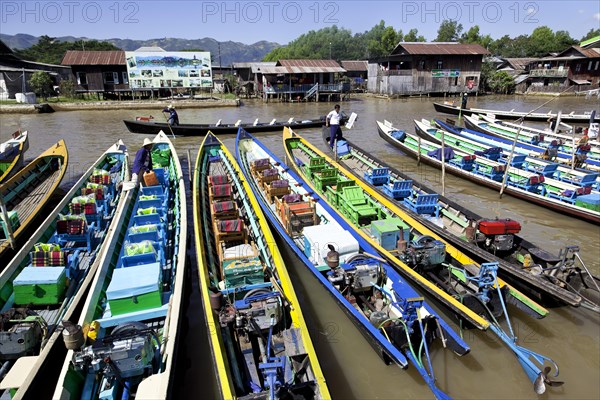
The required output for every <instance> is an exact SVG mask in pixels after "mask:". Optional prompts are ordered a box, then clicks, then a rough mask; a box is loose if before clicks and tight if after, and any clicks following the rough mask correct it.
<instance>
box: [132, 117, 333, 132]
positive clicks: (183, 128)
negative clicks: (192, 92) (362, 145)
mask: <svg viewBox="0 0 600 400" xmlns="http://www.w3.org/2000/svg"><path fill="white" fill-rule="evenodd" d="M123 122H124V123H125V126H126V127H127V129H128V130H129V132H132V133H144V134H156V133H158V132H159V131H163V132H167V133H169V134H170V133H173V134H174V135H177V136H204V135H206V134H207V133H208V132H211V133H212V134H214V135H226V134H229V135H235V134H236V133H237V131H238V128H240V127H242V128H244V129H245V130H246V131H248V132H273V131H277V132H280V131H281V130H282V129H283V127H284V126H291V127H293V128H294V129H302V128H316V127H320V126H322V125H324V124H325V119H324V118H316V119H304V120H299V121H296V120H295V119H294V118H290V119H289V120H287V121H281V122H279V121H276V120H272V121H270V122H258V120H256V121H254V122H251V123H242V122H241V121H238V122H236V123H233V124H223V123H221V122H220V121H219V122H217V123H215V124H179V125H174V126H169V125H168V124H167V123H166V122H155V121H151V120H148V121H143V120H123Z"/></svg>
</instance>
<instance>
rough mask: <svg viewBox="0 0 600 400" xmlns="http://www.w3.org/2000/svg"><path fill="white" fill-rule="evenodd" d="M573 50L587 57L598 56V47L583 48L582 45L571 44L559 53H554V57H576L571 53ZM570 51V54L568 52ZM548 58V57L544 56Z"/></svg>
mask: <svg viewBox="0 0 600 400" xmlns="http://www.w3.org/2000/svg"><path fill="white" fill-rule="evenodd" d="M573 50H574V51H576V52H577V53H579V54H581V56H583V57H587V58H596V57H600V49H598V48H591V49H584V48H582V47H579V46H571V47H569V48H568V49H566V50H564V51H561V52H560V53H558V54H557V55H556V58H559V57H577V56H575V55H573V54H572V53H573ZM569 53H571V54H569ZM546 59H549V58H546Z"/></svg>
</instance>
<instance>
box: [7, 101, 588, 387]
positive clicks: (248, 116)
mask: <svg viewBox="0 0 600 400" xmlns="http://www.w3.org/2000/svg"><path fill="white" fill-rule="evenodd" d="M441 100H442V99H436V101H441ZM548 100H549V98H547V97H534V98H524V97H520V96H514V97H513V96H503V97H495V96H487V97H480V98H472V99H470V101H469V106H472V107H480V108H491V109H505V110H506V109H508V110H510V109H515V110H524V111H529V110H532V109H534V108H536V107H537V106H539V105H541V104H543V103H545V102H546V101H548ZM433 101H434V100H433V99H428V98H409V99H398V100H387V99H378V98H360V97H357V98H353V99H351V100H350V101H346V102H343V103H342V110H343V111H345V112H346V113H348V114H349V113H350V112H356V113H357V114H358V115H359V119H358V121H357V123H356V124H355V127H354V128H353V129H352V130H351V131H347V132H346V133H345V135H346V136H347V137H349V138H350V139H351V140H352V141H354V142H356V144H357V145H359V146H361V147H362V148H364V149H368V150H370V151H371V152H372V153H373V154H374V155H376V156H377V157H378V158H380V159H383V160H385V161H386V162H388V163H389V164H390V165H392V166H394V167H396V168H399V169H400V170H401V171H403V172H405V173H407V174H409V175H410V176H412V177H413V178H414V179H416V180H420V181H424V182H425V183H426V184H427V185H429V186H431V187H437V188H440V189H441V178H440V171H438V170H437V169H434V168H431V167H428V166H426V165H421V166H417V165H416V162H415V160H414V159H412V158H409V157H407V156H404V155H402V154H401V153H400V152H399V151H398V150H397V149H395V148H394V147H392V146H390V145H388V144H387V143H386V142H385V141H383V140H382V139H380V138H379V136H378V134H377V128H376V126H375V121H376V120H383V119H387V120H389V121H391V122H393V123H394V125H395V126H396V127H398V128H401V129H407V130H409V131H411V132H412V131H413V130H414V125H413V122H412V120H413V119H420V118H428V119H430V118H433V117H437V116H439V115H437V114H436V113H435V110H434V109H433V106H432V104H431V103H432V102H433ZM332 106H333V104H331V103H302V104H289V103H269V104H264V103H262V102H261V101H259V100H246V101H244V103H243V105H242V107H239V108H215V109H182V110H181V111H180V112H179V118H180V121H181V122H182V123H207V122H216V121H217V120H219V119H222V120H223V122H224V123H225V122H234V121H237V120H238V119H241V120H243V121H253V120H254V119H256V118H259V119H260V120H261V121H270V120H271V119H273V118H277V119H278V120H287V119H288V118H289V117H295V118H296V119H303V118H314V117H316V116H319V115H324V114H326V113H327V112H329V111H330V109H332V108H333V107H332ZM559 108H560V109H562V110H563V111H564V112H570V111H576V112H583V111H590V110H592V109H596V110H599V109H600V104H599V102H598V99H597V98H594V99H587V100H586V99H584V98H560V99H554V100H552V101H551V102H550V103H549V104H548V105H547V106H545V107H543V108H541V109H540V111H549V110H554V111H557V110H558V109H559ZM150 114H153V115H154V116H155V117H157V118H162V117H161V116H160V115H159V114H160V110H159V109H148V110H118V111H101V110H98V111H95V110H94V111H72V112H57V113H54V114H35V115H10V116H9V115H6V114H3V115H2V116H1V120H0V140H1V141H4V140H7V138H8V136H9V134H10V133H11V132H13V131H14V130H15V129H16V128H17V127H20V128H22V129H27V130H28V131H29V132H30V149H29V153H28V158H31V157H33V156H34V155H36V154H39V153H40V152H42V151H43V150H45V149H46V148H47V147H49V146H50V145H51V144H52V143H54V142H56V141H57V140H59V139H61V138H62V139H65V141H66V143H67V147H68V149H69V157H70V161H69V173H68V175H67V177H66V178H65V180H64V181H63V184H62V186H63V187H65V188H68V187H69V186H70V185H71V184H72V183H73V182H74V181H75V180H76V179H77V178H78V177H79V176H80V174H81V173H82V172H83V171H85V170H86V169H87V168H88V167H89V165H90V164H91V163H92V162H93V161H94V160H96V159H97V157H98V156H99V155H100V154H101V153H102V152H103V151H104V150H105V149H106V148H107V147H108V146H109V145H111V144H112V143H114V142H115V141H116V140H118V139H123V141H124V142H125V143H126V145H127V146H128V147H129V149H130V153H131V155H132V156H133V154H135V151H136V150H137V149H138V148H139V146H140V145H141V143H142V141H143V139H144V136H143V135H137V134H132V133H129V132H128V131H127V129H126V128H125V125H124V124H123V122H122V120H123V119H130V118H134V117H135V116H139V115H150ZM442 117H443V118H445V116H442ZM299 133H300V134H301V135H303V136H304V137H305V138H307V139H309V140H310V141H311V142H312V143H314V144H316V145H317V146H319V147H320V148H322V149H324V145H323V144H322V141H321V139H320V130H319V129H313V130H303V131H300V132H299ZM256 136H257V137H258V138H260V140H261V141H263V142H264V143H265V144H267V145H268V146H269V147H270V148H271V149H272V150H273V151H274V152H275V153H276V154H277V155H278V156H281V157H283V155H284V150H283V147H282V144H281V134H280V133H270V134H257V135H256ZM221 139H222V140H223V141H224V143H225V144H226V145H227V146H228V148H229V149H230V150H232V151H234V149H235V137H234V136H233V135H227V136H223V137H221ZM200 142H201V138H199V137H198V138H177V139H176V140H175V145H176V147H177V150H178V152H179V155H180V157H181V158H182V159H183V160H184V162H187V151H188V150H189V151H190V152H191V160H192V162H194V160H195V157H196V154H197V151H198V147H199V145H200ZM446 195H447V196H448V197H450V198H451V199H453V200H455V201H457V202H458V203H460V204H462V205H464V206H466V207H467V208H470V209H472V210H473V211H475V212H477V213H478V214H480V215H483V216H487V217H492V218H493V217H496V216H498V217H502V218H513V219H516V220H518V221H520V223H521V225H522V227H523V230H522V234H523V236H525V237H527V238H528V239H529V240H531V241H533V242H535V243H538V244H539V245H541V246H542V247H544V248H546V249H548V250H550V251H552V252H554V253H558V251H559V249H561V248H563V247H564V246H566V245H577V246H579V247H580V250H581V255H582V257H583V259H584V261H585V262H586V265H587V266H588V267H589V268H590V269H591V270H592V271H594V272H595V273H596V274H599V273H600V227H598V226H595V225H592V224H590V223H587V222H583V221H580V220H577V219H574V218H571V217H568V216H564V215H561V214H559V213H556V212H553V211H551V210H548V209H544V208H542V207H540V206H536V205H533V204H530V203H528V202H525V201H523V200H519V199H515V198H512V197H510V196H507V195H505V196H503V198H502V199H499V196H498V193H496V192H495V191H493V190H491V189H488V188H484V187H479V186H477V185H475V184H472V183H470V182H467V181H464V180H462V179H460V178H456V177H454V176H451V175H450V176H447V177H446ZM190 211H191V210H190ZM190 234H191V235H193V232H191V233H190ZM280 249H281V250H282V253H283V254H284V257H285V259H286V261H287V265H288V267H289V269H290V271H291V274H292V277H293V279H294V285H295V287H296V290H297V292H298V296H299V298H300V299H301V303H302V305H303V310H304V313H305V317H306V319H307V322H308V324H309V326H310V331H311V335H312V338H313V341H314V344H315V347H316V349H317V353H318V356H319V360H320V362H321V366H322V368H323V371H324V374H325V377H326V379H327V381H328V383H329V389H330V391H331V393H332V395H333V397H334V398H348V399H352V398H360V399H375V398H378V399H391V398H407V399H422V398H431V392H430V391H429V390H428V388H427V386H426V385H425V384H424V383H423V382H422V380H421V379H420V376H419V375H418V374H417V373H416V372H415V371H414V369H410V368H409V369H408V370H406V371H405V370H401V369H400V368H398V367H397V366H394V365H385V364H384V363H383V362H382V361H381V359H380V358H379V357H378V356H377V355H376V354H375V352H373V351H372V349H371V347H370V346H369V344H368V343H367V342H366V341H365V339H364V338H363V337H362V335H361V334H360V333H359V332H358V331H357V329H356V328H355V327H354V325H353V324H352V322H351V321H350V320H349V319H348V318H347V317H346V316H345V314H343V312H342V311H341V309H340V308H339V307H338V306H337V305H336V304H335V303H334V301H333V300H332V298H331V297H330V296H329V295H328V294H327V292H326V291H325V290H324V289H322V288H321V286H320V285H319V284H318V283H317V281H316V280H315V279H314V278H313V276H312V275H311V274H310V273H309V272H308V271H306V270H305V269H304V268H303V267H302V264H301V263H300V262H299V261H298V260H297V259H296V258H295V256H294V254H293V253H292V252H291V251H290V250H289V249H287V248H285V246H283V245H282V246H280ZM430 303H432V302H431V301H430ZM434 306H435V307H436V308H437V309H438V310H439V309H440V307H439V306H436V305H434ZM184 312H185V315H186V317H185V320H184V322H183V324H182V330H183V336H182V341H181V345H180V350H179V356H178V359H177V371H176V373H177V378H176V381H177V392H176V398H191V397H194V398H212V397H215V393H216V389H215V379H214V374H213V372H212V364H211V358H210V357H211V356H210V349H209V346H208V342H207V337H206V333H205V329H204V320H203V318H202V310H201V308H200V298H199V295H198V285H197V275H196V272H195V266H193V270H192V274H191V275H190V284H189V290H188V301H187V302H186V310H185V311H184ZM442 312H443V311H442ZM509 312H510V314H511V319H512V322H513V328H514V330H515V332H516V334H517V335H518V337H519V343H520V344H521V345H523V346H525V347H528V348H530V349H532V350H534V351H536V352H539V353H542V354H544V355H546V356H548V357H551V358H552V359H553V360H554V361H555V362H556V363H557V364H558V365H559V367H560V375H559V377H558V378H557V379H558V380H563V381H565V385H564V386H562V387H557V388H548V390H547V392H546V394H544V395H542V396H539V397H542V398H545V399H598V398H600V383H599V382H600V317H599V316H598V315H596V314H594V313H592V312H589V311H587V310H583V309H570V308H566V307H563V308H553V309H551V310H550V314H549V315H548V317H546V318H545V319H543V320H532V319H530V318H528V317H527V316H525V315H524V314H522V313H520V312H518V311H517V310H514V309H509ZM446 319H447V320H448V321H451V318H450V317H448V318H446ZM450 323H451V325H453V326H454V327H455V328H456V329H457V330H458V329H459V327H458V326H457V325H456V324H454V323H453V322H450ZM463 334H464V338H465V340H466V341H467V343H468V344H469V345H470V346H471V353H470V354H468V355H466V356H464V357H458V356H455V355H454V354H453V353H451V352H449V351H443V349H441V348H439V349H438V348H435V349H434V350H433V351H432V362H433V366H434V371H435V374H436V378H437V380H438V386H439V387H440V388H441V389H442V390H444V391H445V392H447V393H449V394H450V395H451V396H452V397H454V398H461V399H532V398H535V397H537V396H536V395H535V394H534V392H533V389H532V385H531V384H530V383H529V380H528V379H527V377H526V375H525V373H524V372H523V371H522V369H521V367H520V366H519V364H518V362H517V360H516V358H515V357H514V356H513V354H512V353H511V352H510V351H509V350H508V349H507V348H505V346H504V345H502V344H501V343H500V342H499V341H498V340H497V339H495V338H494V336H492V335H491V334H490V333H486V332H480V331H464V332H463Z"/></svg>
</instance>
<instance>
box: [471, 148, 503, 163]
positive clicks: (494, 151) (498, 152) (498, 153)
mask: <svg viewBox="0 0 600 400" xmlns="http://www.w3.org/2000/svg"><path fill="white" fill-rule="evenodd" d="M502 152H503V149H502V147H489V148H487V149H485V150H483V151H480V150H477V151H475V152H474V154H475V155H477V156H481V157H485V158H487V159H489V160H494V161H498V159H500V158H501V157H502Z"/></svg>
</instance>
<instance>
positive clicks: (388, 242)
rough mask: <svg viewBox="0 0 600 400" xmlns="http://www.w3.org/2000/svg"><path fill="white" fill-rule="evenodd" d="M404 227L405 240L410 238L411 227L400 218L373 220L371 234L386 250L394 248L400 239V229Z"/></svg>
mask: <svg viewBox="0 0 600 400" xmlns="http://www.w3.org/2000/svg"><path fill="white" fill-rule="evenodd" d="M398 227H402V229H403V235H404V240H406V241H407V242H408V241H409V240H410V228H409V226H408V225H407V224H406V223H405V222H404V221H402V220H401V219H400V218H387V219H384V220H380V221H373V222H371V235H372V236H373V237H375V240H376V241H377V243H379V245H380V246H381V247H383V248H384V249H386V250H394V249H395V248H396V242H398V239H400V229H399V228H398Z"/></svg>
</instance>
